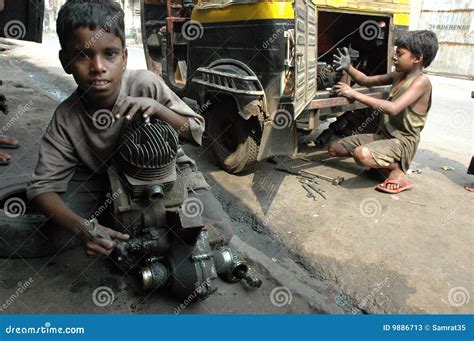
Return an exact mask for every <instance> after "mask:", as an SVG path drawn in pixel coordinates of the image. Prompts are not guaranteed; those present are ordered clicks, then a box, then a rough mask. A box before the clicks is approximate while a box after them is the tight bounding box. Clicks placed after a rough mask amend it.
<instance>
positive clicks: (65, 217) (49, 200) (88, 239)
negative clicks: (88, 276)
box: [32, 192, 129, 256]
mask: <svg viewBox="0 0 474 341" xmlns="http://www.w3.org/2000/svg"><path fill="white" fill-rule="evenodd" d="M32 204H33V205H34V206H35V207H37V208H39V209H40V210H41V211H42V212H43V213H44V214H45V215H46V216H47V217H51V219H52V220H53V221H54V222H55V223H56V224H58V225H59V226H61V227H63V228H65V229H67V230H69V231H71V232H72V233H73V234H74V235H76V236H77V237H79V238H80V239H81V240H82V241H83V244H84V249H85V252H86V254H87V255H90V256H92V255H99V254H102V255H110V253H111V252H112V251H113V249H114V248H115V247H116V246H117V243H116V242H115V241H113V240H114V239H119V240H128V238H129V236H128V235H126V234H122V233H120V232H118V231H115V230H112V229H109V228H107V227H104V226H100V232H101V236H103V235H107V236H108V237H109V238H110V239H105V238H102V237H101V236H96V235H92V234H91V232H90V228H91V226H92V225H91V224H90V223H89V222H88V220H86V219H84V218H82V217H80V216H79V215H77V214H76V213H75V212H74V211H73V210H71V209H70V208H69V207H67V206H66V204H65V203H64V201H63V200H62V199H61V197H60V196H59V195H58V194H57V193H54V192H50V193H43V194H40V195H38V196H37V197H36V198H34V199H33V201H32Z"/></svg>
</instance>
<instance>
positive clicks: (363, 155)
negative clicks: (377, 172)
mask: <svg viewBox="0 0 474 341" xmlns="http://www.w3.org/2000/svg"><path fill="white" fill-rule="evenodd" d="M371 158H372V154H371V153H370V150H369V148H368V147H366V146H359V147H357V148H356V149H354V159H355V160H356V161H357V162H358V163H360V164H364V163H367V162H368V161H370V159H371Z"/></svg>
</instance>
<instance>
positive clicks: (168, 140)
mask: <svg viewBox="0 0 474 341" xmlns="http://www.w3.org/2000/svg"><path fill="white" fill-rule="evenodd" d="M177 150H178V134H177V133H176V131H175V130H174V129H173V127H171V126H170V125H169V124H168V123H166V122H163V121H161V120H156V119H151V120H150V122H149V123H148V124H140V122H138V121H135V122H132V123H130V125H129V127H127V129H126V130H125V132H124V133H123V134H122V136H121V138H120V148H119V154H120V160H121V162H120V163H121V166H122V169H123V170H124V172H125V173H126V174H127V175H129V176H131V177H133V178H135V179H138V180H144V181H150V180H158V179H164V178H166V177H168V176H169V175H170V174H172V173H173V172H174V170H175V167H176V154H177Z"/></svg>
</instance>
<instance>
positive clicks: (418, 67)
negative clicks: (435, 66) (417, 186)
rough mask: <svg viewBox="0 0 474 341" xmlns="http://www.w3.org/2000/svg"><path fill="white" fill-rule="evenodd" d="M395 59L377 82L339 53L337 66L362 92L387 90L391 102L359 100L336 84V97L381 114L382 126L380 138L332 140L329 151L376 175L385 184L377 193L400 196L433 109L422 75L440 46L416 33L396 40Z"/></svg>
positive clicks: (362, 97)
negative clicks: (391, 68) (381, 176)
mask: <svg viewBox="0 0 474 341" xmlns="http://www.w3.org/2000/svg"><path fill="white" fill-rule="evenodd" d="M395 45H396V47H397V48H396V51H395V55H394V58H393V61H394V66H395V71H394V72H391V73H388V74H384V75H378V76H366V75H365V74H363V73H362V72H360V71H358V70H356V69H355V68H354V67H353V66H352V65H351V59H350V56H349V53H348V50H347V48H344V52H341V51H339V50H338V52H339V55H336V56H335V60H334V63H335V64H336V65H337V66H338V67H337V69H338V70H340V69H343V70H345V71H346V72H347V73H348V74H349V75H350V76H351V77H352V79H354V81H355V82H356V83H357V84H360V85H363V86H368V87H370V86H375V85H389V84H392V89H391V92H390V95H389V97H388V98H387V100H381V99H376V98H372V97H369V96H367V95H364V94H361V93H360V92H358V91H357V90H356V89H352V88H351V87H350V86H349V85H347V84H344V83H338V84H337V85H336V86H335V90H336V91H337V93H338V95H340V96H344V97H347V98H349V99H353V100H356V101H359V102H361V103H363V104H365V105H367V106H369V107H371V108H374V109H377V110H378V111H380V112H381V113H382V114H383V119H384V123H383V124H382V127H381V130H380V131H379V132H378V133H377V134H360V135H353V136H349V137H346V138H343V139H342V140H338V141H336V140H333V141H331V143H330V144H329V147H328V151H329V154H330V155H332V156H353V157H354V160H355V162H356V163H358V164H359V165H361V166H365V167H369V168H371V169H377V170H380V171H381V172H384V173H385V174H386V177H387V179H386V180H385V181H384V182H383V183H381V184H379V185H377V187H376V189H377V190H379V191H382V192H386V193H399V192H402V191H405V190H409V189H411V188H413V183H412V182H411V181H409V180H407V179H404V176H405V174H406V172H407V170H408V168H409V167H410V163H411V161H412V159H413V157H414V156H415V153H416V150H417V148H418V143H419V142H420V133H421V131H422V130H423V127H424V126H425V123H426V120H427V117H428V111H429V110H430V107H431V90H432V89H431V83H430V80H429V78H428V77H427V76H426V75H425V74H424V73H423V68H425V67H427V66H429V65H430V64H431V62H432V61H433V59H434V58H435V56H436V53H437V51H438V40H437V38H436V35H435V34H434V33H433V32H431V31H412V32H408V33H407V34H405V35H404V36H402V37H400V38H399V39H397V41H396V42H395Z"/></svg>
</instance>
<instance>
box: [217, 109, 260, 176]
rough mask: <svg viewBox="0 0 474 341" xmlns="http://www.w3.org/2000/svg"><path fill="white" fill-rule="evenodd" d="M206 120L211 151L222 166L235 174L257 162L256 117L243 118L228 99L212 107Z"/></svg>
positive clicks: (258, 129)
mask: <svg viewBox="0 0 474 341" xmlns="http://www.w3.org/2000/svg"><path fill="white" fill-rule="evenodd" d="M208 122H209V135H210V137H211V138H212V142H211V143H212V150H213V152H214V156H215V158H216V160H217V162H218V164H219V166H220V167H221V168H222V169H224V170H225V171H226V172H228V173H231V174H236V173H240V172H242V171H243V170H245V169H246V168H247V167H248V166H249V165H251V164H252V163H254V162H256V161H257V156H258V146H259V131H260V127H259V125H258V121H257V119H256V118H254V117H251V118H250V119H249V120H244V119H243V118H242V117H241V116H240V115H239V114H238V113H237V108H236V107H235V105H234V104H233V103H232V102H231V101H229V100H228V101H223V102H221V103H219V104H218V105H215V106H213V107H212V109H211V111H210V112H209V116H208Z"/></svg>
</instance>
